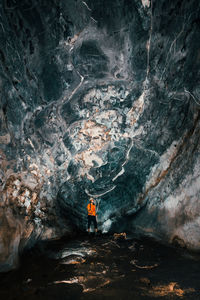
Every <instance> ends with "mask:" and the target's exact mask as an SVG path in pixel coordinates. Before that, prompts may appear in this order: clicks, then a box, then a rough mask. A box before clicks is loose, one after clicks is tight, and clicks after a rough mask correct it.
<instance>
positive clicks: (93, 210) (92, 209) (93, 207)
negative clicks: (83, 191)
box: [87, 203, 96, 216]
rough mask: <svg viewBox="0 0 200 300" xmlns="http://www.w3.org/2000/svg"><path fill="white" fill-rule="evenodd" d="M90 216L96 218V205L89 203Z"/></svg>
mask: <svg viewBox="0 0 200 300" xmlns="http://www.w3.org/2000/svg"><path fill="white" fill-rule="evenodd" d="M87 211H88V216H96V205H95V204H92V203H89V204H88V206H87Z"/></svg>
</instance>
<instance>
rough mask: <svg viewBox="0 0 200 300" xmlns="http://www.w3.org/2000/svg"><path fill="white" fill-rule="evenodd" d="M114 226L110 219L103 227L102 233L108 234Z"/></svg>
mask: <svg viewBox="0 0 200 300" xmlns="http://www.w3.org/2000/svg"><path fill="white" fill-rule="evenodd" d="M111 225H112V221H111V220H110V219H108V220H107V221H105V222H104V223H103V225H102V232H103V233H107V232H108V231H109V229H110V227H111Z"/></svg>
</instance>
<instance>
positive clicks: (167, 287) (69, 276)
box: [0, 235, 200, 300]
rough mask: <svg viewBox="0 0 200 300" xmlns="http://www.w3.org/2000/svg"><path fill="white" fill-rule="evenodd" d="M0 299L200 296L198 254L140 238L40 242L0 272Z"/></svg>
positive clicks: (90, 238)
mask: <svg viewBox="0 0 200 300" xmlns="http://www.w3.org/2000/svg"><path fill="white" fill-rule="evenodd" d="M44 253H45V255H44ZM0 299H1V300H4V299H6V300H11V299H12V300H18V299H20V300H23V299H29V300H32V299H37V300H40V299H41V300H46V299H48V300H51V299H52V300H54V299H58V300H62V299H63V300H67V299H70V300H71V299H72V300H75V299H83V300H84V299H97V300H98V299H105V300H106V299H117V300H118V299H119V300H120V299H126V300H128V299H131V300H132V299H134V300H135V299H200V258H199V257H198V256H194V255H193V256H191V255H189V254H188V253H186V251H183V250H177V249H174V248H168V247H165V246H162V245H160V244H158V243H155V242H152V241H150V240H146V239H145V240H138V239H132V238H127V239H124V238H123V237H116V236H106V235H105V236H97V237H95V236H91V237H88V236H82V237H79V238H76V239H75V240H71V241H65V240H59V241H53V242H48V243H45V242H44V243H42V244H41V245H40V246H39V247H36V248H35V249H34V250H32V251H29V252H26V254H25V255H23V257H22V259H21V266H20V268H19V269H18V270H16V271H11V272H8V273H4V274H3V273H2V274H1V275H0Z"/></svg>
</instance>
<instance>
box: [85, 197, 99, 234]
mask: <svg viewBox="0 0 200 300" xmlns="http://www.w3.org/2000/svg"><path fill="white" fill-rule="evenodd" d="M87 211H88V232H90V226H91V223H93V224H94V229H95V232H97V219H96V215H97V214H96V205H95V204H94V199H93V198H90V203H89V204H88V205H87Z"/></svg>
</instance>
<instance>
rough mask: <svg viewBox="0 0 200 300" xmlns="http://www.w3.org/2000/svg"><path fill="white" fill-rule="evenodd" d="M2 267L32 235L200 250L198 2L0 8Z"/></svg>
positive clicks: (27, 2)
mask: <svg viewBox="0 0 200 300" xmlns="http://www.w3.org/2000/svg"><path fill="white" fill-rule="evenodd" d="M0 9H1V13H0V41H1V42H0V62H1V63H0V74H1V77H0V87H1V89H0V92H1V94H0V97H1V100H0V155H1V156H0V161H1V169H0V178H1V179H0V180H1V181H0V183H1V200H0V201H1V202H0V215H1V221H0V222H1V227H0V232H1V234H0V262H1V270H8V269H9V268H12V267H13V266H15V265H16V264H17V257H18V252H19V251H21V250H22V249H24V247H30V246H32V245H33V244H34V243H35V241H36V240H37V239H48V238H57V237H59V236H61V235H63V234H72V233H73V232H75V231H76V230H77V229H79V230H85V224H86V215H85V207H86V203H87V199H88V195H93V196H95V197H96V198H97V202H98V204H99V215H98V220H99V224H100V226H101V229H102V230H103V231H108V230H118V231H121V230H131V231H136V232H139V233H142V234H147V235H151V236H153V237H155V238H158V239H161V240H163V241H165V242H172V243H176V244H179V245H181V246H186V247H188V248H190V249H195V250H199V249H200V238H199V229H200V219H199V212H200V204H199V201H198V200H199V195H200V182H199V175H200V171H199V170H200V168H199V165H200V153H199V126H200V123H199V118H200V110H199V108H200V90H199V83H200V79H199V78H200V71H199V70H200V69H199V66H200V47H199V34H200V22H199V13H200V6H199V2H198V1H197V0H193V1H192V0H191V1H186V0H184V1H178V0H176V1H171V2H166V1H164V0H160V1H153V0H152V1H150V0H142V1H137V0H135V1H128V0H118V1H116V0H115V1H114V0H113V1H104V0H97V1H91V0H87V1H80V0H77V1H75V0H67V1H59V2H58V1H56V0H51V1H49V0H48V1H47V0H46V1H45V0H43V1H33V0H20V1H19V0H4V1H1V4H0Z"/></svg>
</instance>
